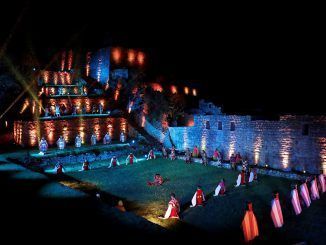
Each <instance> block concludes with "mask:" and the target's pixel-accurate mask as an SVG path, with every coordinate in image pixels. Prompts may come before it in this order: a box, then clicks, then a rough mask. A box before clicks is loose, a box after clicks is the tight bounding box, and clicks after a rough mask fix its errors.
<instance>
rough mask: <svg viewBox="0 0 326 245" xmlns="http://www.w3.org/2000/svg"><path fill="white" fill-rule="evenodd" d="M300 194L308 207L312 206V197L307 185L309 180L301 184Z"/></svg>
mask: <svg viewBox="0 0 326 245" xmlns="http://www.w3.org/2000/svg"><path fill="white" fill-rule="evenodd" d="M300 195H301V197H302V199H303V201H304V203H305V204H306V207H307V208H308V207H310V204H311V199H310V194H309V190H308V186H307V180H306V181H305V182H303V183H302V184H301V185H300Z"/></svg>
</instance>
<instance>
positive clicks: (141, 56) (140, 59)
mask: <svg viewBox="0 0 326 245" xmlns="http://www.w3.org/2000/svg"><path fill="white" fill-rule="evenodd" d="M137 61H138V64H139V65H143V64H144V62H145V55H144V53H143V52H139V53H138V54H137Z"/></svg>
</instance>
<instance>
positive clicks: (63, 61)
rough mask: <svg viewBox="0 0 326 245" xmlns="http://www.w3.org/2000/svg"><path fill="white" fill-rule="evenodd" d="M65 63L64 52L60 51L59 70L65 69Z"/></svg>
mask: <svg viewBox="0 0 326 245" xmlns="http://www.w3.org/2000/svg"><path fill="white" fill-rule="evenodd" d="M65 63H66V52H65V51H64V52H62V54H61V71H63V70H64V69H65Z"/></svg>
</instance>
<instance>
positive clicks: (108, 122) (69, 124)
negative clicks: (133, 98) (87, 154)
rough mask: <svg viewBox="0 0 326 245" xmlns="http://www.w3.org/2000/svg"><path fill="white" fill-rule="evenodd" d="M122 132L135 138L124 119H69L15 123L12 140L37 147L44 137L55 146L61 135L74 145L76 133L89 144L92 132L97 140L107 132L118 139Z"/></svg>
mask: <svg viewBox="0 0 326 245" xmlns="http://www.w3.org/2000/svg"><path fill="white" fill-rule="evenodd" d="M122 131H124V132H126V133H127V135H128V136H129V137H136V135H137V131H136V130H134V129H133V128H132V127H131V126H130V125H129V124H128V122H127V120H126V119H124V118H111V117H100V118H94V117H92V118H70V119H62V120H60V119H55V120H44V121H15V123H14V140H15V143H16V144H19V145H23V146H37V145H38V142H39V139H40V137H45V139H46V140H47V142H48V144H49V145H50V146H51V145H55V144H56V141H57V139H58V138H59V136H60V135H63V137H64V138H65V140H66V142H67V143H68V144H71V143H74V140H75V137H76V135H77V133H79V134H80V135H81V136H82V139H83V143H86V144H89V143H90V137H91V135H92V133H93V132H95V133H96V135H97V140H98V141H102V140H103V136H104V135H105V134H106V133H107V132H109V133H110V135H111V137H112V139H119V136H120V133H121V132H122Z"/></svg>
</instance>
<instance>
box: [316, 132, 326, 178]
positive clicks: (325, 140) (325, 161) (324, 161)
mask: <svg viewBox="0 0 326 245" xmlns="http://www.w3.org/2000/svg"><path fill="white" fill-rule="evenodd" d="M317 142H318V144H319V145H320V152H319V157H320V160H321V170H322V171H323V174H325V175H326V137H320V138H318V139H317Z"/></svg>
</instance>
